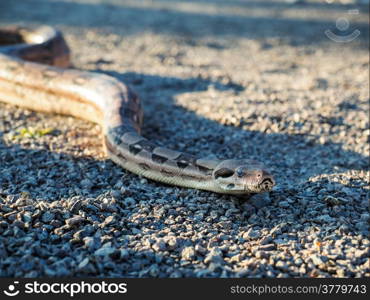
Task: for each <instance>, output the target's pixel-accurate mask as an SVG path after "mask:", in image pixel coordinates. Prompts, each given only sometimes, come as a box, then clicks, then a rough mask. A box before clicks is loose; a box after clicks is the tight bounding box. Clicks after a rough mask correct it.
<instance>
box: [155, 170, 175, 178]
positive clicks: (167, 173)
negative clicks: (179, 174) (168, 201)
mask: <svg viewBox="0 0 370 300" xmlns="http://www.w3.org/2000/svg"><path fill="white" fill-rule="evenodd" d="M159 172H160V173H161V174H162V175H163V176H166V177H172V176H175V174H173V173H172V172H169V171H167V170H165V169H161V170H160V171H159Z"/></svg>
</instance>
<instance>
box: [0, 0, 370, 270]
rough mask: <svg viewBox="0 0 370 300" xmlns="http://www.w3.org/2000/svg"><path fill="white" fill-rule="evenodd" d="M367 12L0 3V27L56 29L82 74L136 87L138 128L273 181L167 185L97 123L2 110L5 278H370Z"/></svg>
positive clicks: (0, 241)
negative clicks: (130, 166)
mask: <svg viewBox="0 0 370 300" xmlns="http://www.w3.org/2000/svg"><path fill="white" fill-rule="evenodd" d="M368 9H369V6H368V3H367V2H366V1H357V2H356V1H350V0H349V1H342V2H340V1H333V3H330V4H328V3H326V2H324V1H283V0H280V1H273V0H263V1H262V0H261V1H256V0H251V1H247V0H245V1H243V0H229V1H222V0H198V1H195V0H192V1H191V0H190V1H180V0H173V1H170V0H158V1H155V0H152V1H150V0H143V1H138V0H131V1H129V0H127V1H123V0H122V1H119V0H49V1H48V0H25V1H13V0H1V1H0V26H2V25H12V24H22V25H26V26H30V25H42V24H47V25H52V26H55V27H57V28H59V29H60V30H61V31H62V32H63V33H64V35H65V37H66V40H67V41H68V43H69V45H70V48H71V50H72V53H73V62H74V66H75V67H77V68H80V69H84V70H90V71H95V72H102V73H106V74H109V75H111V76H114V77H116V78H118V79H120V80H122V81H124V82H126V83H127V84H129V85H130V86H132V87H133V89H134V90H135V91H136V92H137V93H138V94H139V95H140V98H141V99H142V102H143V106H144V112H145V116H144V118H145V119H144V126H143V135H144V136H146V137H147V138H149V139H150V140H152V141H155V142H156V143H157V144H159V145H166V146H167V147H169V148H172V149H176V150H181V151H186V152H189V153H192V154H196V155H199V156H209V155H215V156H217V157H220V158H252V159H255V160H259V161H262V162H264V163H265V164H266V165H267V166H268V167H269V168H270V170H271V171H272V173H273V174H274V175H275V177H276V180H277V186H276V188H275V189H274V190H273V191H272V192H271V193H269V194H268V195H263V196H261V197H255V198H252V199H251V200H249V201H242V200H240V199H237V198H235V197H232V196H226V195H218V194H214V193H210V192H204V191H196V190H191V189H185V188H178V187H172V186H166V185H164V184H160V183H156V182H153V181H151V180H147V179H145V178H139V177H138V176H136V175H133V174H131V173H129V172H127V171H125V170H123V169H122V168H120V167H118V166H117V165H115V164H114V163H113V162H111V161H110V160H108V159H107V158H106V157H105V154H104V152H103V147H102V144H101V130H100V128H99V126H97V125H95V124H92V123H88V122H86V121H83V120H78V119H74V118H72V117H63V116H53V115H47V114H41V113H37V112H31V111H28V110H25V109H22V108H17V107H13V106H10V105H7V104H0V275H1V276H22V277H36V276H113V277H118V276H126V277H220V276H223V277H306V276H307V277H308V276H309V277H363V276H370V260H369V246H370V241H369V202H368V195H369V194H368V193H369V172H368V159H369V156H368V155H369V144H368V137H369V133H370V131H369V117H368V112H369V106H368V105H369V73H368V72H369V50H368V49H369V48H368V47H369V40H368V36H369V17H368V13H367V12H368ZM347 27H348V28H347ZM358 33H359V36H357V34H358ZM328 36H329V37H331V38H329V37H328ZM338 40H341V41H338ZM0 68H1V66H0ZM43 129H50V130H52V132H51V133H50V134H40V132H42V130H43ZM32 132H33V133H35V132H36V133H37V132H38V133H39V134H32ZM46 132H47V131H44V133H46Z"/></svg>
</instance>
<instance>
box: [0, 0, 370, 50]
mask: <svg viewBox="0 0 370 300" xmlns="http://www.w3.org/2000/svg"><path fill="white" fill-rule="evenodd" d="M161 2H163V3H165V4H166V3H168V4H170V3H171V5H170V6H168V8H161V7H157V8H156V7H155V5H154V6H152V7H144V6H140V5H137V6H136V7H134V5H125V4H122V5H114V4H92V3H72V2H65V1H46V0H33V1H28V2H22V4H21V5H20V4H19V3H18V2H15V1H12V0H5V1H4V0H2V1H1V3H0V21H3V22H7V23H9V22H10V23H14V22H16V23H17V22H21V23H36V24H41V23H42V24H45V20H47V22H46V24H48V25H52V26H58V25H66V26H77V27H94V28H99V29H102V30H108V31H109V30H112V31H113V30H114V32H115V33H118V34H121V35H122V36H125V35H135V34H140V33H144V32H154V33H157V34H169V35H175V36H182V37H185V38H188V39H190V40H193V39H196V38H197V37H204V36H211V37H227V36H240V37H245V38H249V39H260V38H281V39H282V40H285V41H287V42H288V43H290V44H291V45H296V46H299V45H304V44H318V43H321V42H327V41H328V38H327V37H326V35H325V34H324V32H325V30H328V29H330V30H334V33H337V32H336V31H335V30H336V29H335V22H334V21H325V20H320V19H315V18H309V17H308V18H307V19H304V18H294V17H290V18H284V17H271V16H266V17H264V16H261V14H260V13H258V12H257V13H256V15H255V16H254V15H253V9H255V8H262V9H269V10H271V9H273V10H275V11H276V15H277V16H278V15H279V14H280V12H282V11H284V10H287V9H290V8H292V9H293V8H302V9H305V10H309V9H318V8H320V9H321V8H325V9H329V8H330V9H331V10H328V13H331V11H332V10H333V9H337V10H338V12H339V13H340V12H342V13H343V14H344V15H345V14H347V10H348V9H350V8H359V7H360V8H363V9H362V10H367V9H368V7H367V6H348V5H339V4H335V5H333V4H330V5H325V4H318V3H316V4H313V3H309V4H308V3H306V4H287V3H284V2H274V3H271V2H264V1H261V2H259V1H258V2H257V1H252V2H241V1H227V5H226V2H223V5H221V4H220V5H221V6H222V7H226V6H231V7H236V6H240V7H241V8H249V9H250V10H251V13H250V15H249V16H241V15H235V14H228V13H222V10H221V11H220V12H211V13H207V12H205V13H200V12H192V11H186V10H183V11H181V10H179V9H177V7H176V4H181V3H182V2H180V1H170V2H168V1H158V3H159V4H160V3H161ZM195 2H197V1H195ZM195 2H194V3H195ZM219 2H222V1H220V0H214V1H209V2H208V3H210V4H215V3H216V4H217V5H219ZM205 4H206V3H205ZM29 9H31V10H32V11H33V13H32V14H30V13H29ZM51 13H52V17H47V16H48V15H50V14H51ZM107 15H109V16H110V18H107V17H106V16H107ZM84 16H88V17H84ZM138 16H140V17H139V18H138ZM352 19H353V20H352ZM40 20H42V21H40ZM350 25H351V26H350V28H349V29H348V32H340V34H341V35H347V34H350V33H351V32H352V31H353V30H355V29H358V30H360V32H361V33H362V36H363V37H365V38H366V41H367V42H366V43H362V44H363V46H365V47H367V44H368V35H369V27H368V24H367V23H361V22H356V19H355V17H354V18H351V24H350ZM358 46H359V45H357V44H356V47H358Z"/></svg>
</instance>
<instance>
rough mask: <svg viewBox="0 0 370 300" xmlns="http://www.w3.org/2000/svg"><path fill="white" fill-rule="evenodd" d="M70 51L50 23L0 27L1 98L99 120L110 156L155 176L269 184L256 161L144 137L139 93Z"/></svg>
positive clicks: (235, 187) (231, 186)
mask: <svg viewBox="0 0 370 300" xmlns="http://www.w3.org/2000/svg"><path fill="white" fill-rule="evenodd" d="M69 54H70V52H69V48H68V46H67V44H66V42H65V40H64V38H63V36H62V34H61V33H60V32H59V31H58V30H56V29H54V28H51V27H47V26H44V27H37V28H33V29H30V28H23V27H17V26H14V27H6V28H0V101H3V102H6V103H11V104H14V105H18V106H21V107H25V108H28V109H31V110H36V111H41V112H47V113H57V114H65V115H72V116H74V117H78V118H83V119H86V120H89V121H93V122H96V123H99V124H101V126H102V128H103V136H104V145H105V149H106V152H107V154H108V156H109V158H110V159H112V160H113V161H114V162H115V163H117V164H118V165H120V166H122V167H123V168H125V169H127V170H129V171H131V172H133V173H136V174H138V175H141V176H144V177H147V178H150V179H152V180H155V181H160V182H163V183H166V184H171V185H177V186H183V187H189V188H196V189H202V190H208V191H213V192H217V193H224V194H252V193H260V192H266V191H270V190H271V189H272V187H273V186H274V184H275V182H274V179H273V177H272V175H271V174H270V173H269V172H268V171H266V170H265V168H264V167H263V165H262V164H261V163H258V162H256V161H252V160H247V159H227V160H219V159H209V158H196V157H194V156H192V155H189V154H186V153H182V152H179V151H174V150H170V149H167V148H163V147H158V146H156V145H155V144H153V143H152V142H150V141H148V140H147V139H145V138H144V137H142V136H141V135H140V127H141V123H142V115H143V113H142V109H141V106H140V101H139V98H138V97H137V95H136V94H135V93H134V92H133V91H132V90H130V88H128V87H127V86H126V85H125V84H124V83H122V82H121V81H119V80H117V79H115V78H113V77H110V76H107V75H103V74H98V73H92V72H85V71H80V70H76V69H71V68H69V67H70V60H69Z"/></svg>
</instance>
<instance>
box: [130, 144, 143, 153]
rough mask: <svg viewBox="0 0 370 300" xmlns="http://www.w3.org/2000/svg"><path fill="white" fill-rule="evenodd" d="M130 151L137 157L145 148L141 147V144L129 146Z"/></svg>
mask: <svg viewBox="0 0 370 300" xmlns="http://www.w3.org/2000/svg"><path fill="white" fill-rule="evenodd" d="M128 150H129V151H130V153H132V154H133V155H136V154H138V153H139V152H140V151H142V150H143V148H142V147H141V146H140V145H139V144H134V145H129V146H128Z"/></svg>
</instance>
